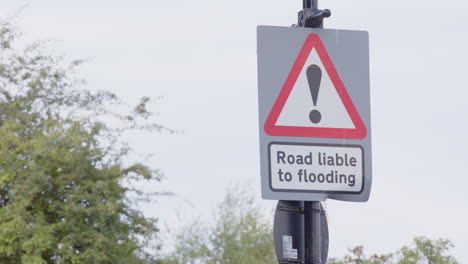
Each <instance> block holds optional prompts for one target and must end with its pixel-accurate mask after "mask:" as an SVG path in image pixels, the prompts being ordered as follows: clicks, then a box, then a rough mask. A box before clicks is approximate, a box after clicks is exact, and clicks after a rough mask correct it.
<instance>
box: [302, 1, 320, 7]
mask: <svg viewBox="0 0 468 264" xmlns="http://www.w3.org/2000/svg"><path fill="white" fill-rule="evenodd" d="M302 3H303V4H302V7H303V8H304V9H306V8H312V9H318V0H303V1H302Z"/></svg>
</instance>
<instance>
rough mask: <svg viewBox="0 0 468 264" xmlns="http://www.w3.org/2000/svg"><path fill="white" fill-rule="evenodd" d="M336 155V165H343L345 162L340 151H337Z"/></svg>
mask: <svg viewBox="0 0 468 264" xmlns="http://www.w3.org/2000/svg"><path fill="white" fill-rule="evenodd" d="M335 157H336V165H338V166H343V164H344V161H343V158H342V157H340V155H339V154H338V153H336V155H335Z"/></svg>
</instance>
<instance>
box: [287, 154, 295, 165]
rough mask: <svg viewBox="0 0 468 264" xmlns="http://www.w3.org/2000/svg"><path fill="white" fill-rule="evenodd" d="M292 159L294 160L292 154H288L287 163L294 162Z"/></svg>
mask: <svg viewBox="0 0 468 264" xmlns="http://www.w3.org/2000/svg"><path fill="white" fill-rule="evenodd" d="M294 161H295V159H294V156H293V155H289V156H288V163H289V164H294Z"/></svg>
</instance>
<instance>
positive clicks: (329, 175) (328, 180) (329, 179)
mask: <svg viewBox="0 0 468 264" xmlns="http://www.w3.org/2000/svg"><path fill="white" fill-rule="evenodd" d="M326 178H327V182H328V183H334V182H335V181H334V177H333V171H331V172H330V173H328V174H327V175H326Z"/></svg>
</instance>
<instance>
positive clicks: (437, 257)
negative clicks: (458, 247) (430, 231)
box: [396, 237, 458, 264]
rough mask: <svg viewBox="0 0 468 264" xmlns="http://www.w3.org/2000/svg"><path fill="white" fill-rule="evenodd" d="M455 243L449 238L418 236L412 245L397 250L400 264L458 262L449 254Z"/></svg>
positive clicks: (453, 263) (449, 263)
mask: <svg viewBox="0 0 468 264" xmlns="http://www.w3.org/2000/svg"><path fill="white" fill-rule="evenodd" d="M451 248H453V244H452V243H451V242H450V241H449V240H447V239H438V240H430V239H428V238H425V237H417V238H415V239H414V243H413V245H412V246H411V247H403V248H402V249H400V250H399V251H398V252H397V254H396V255H397V257H398V262H397V263H398V264H416V263H417V264H419V263H427V264H457V263H458V262H457V261H456V260H455V258H454V257H453V256H451V255H449V254H448V252H447V251H449V250H450V249H451Z"/></svg>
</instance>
